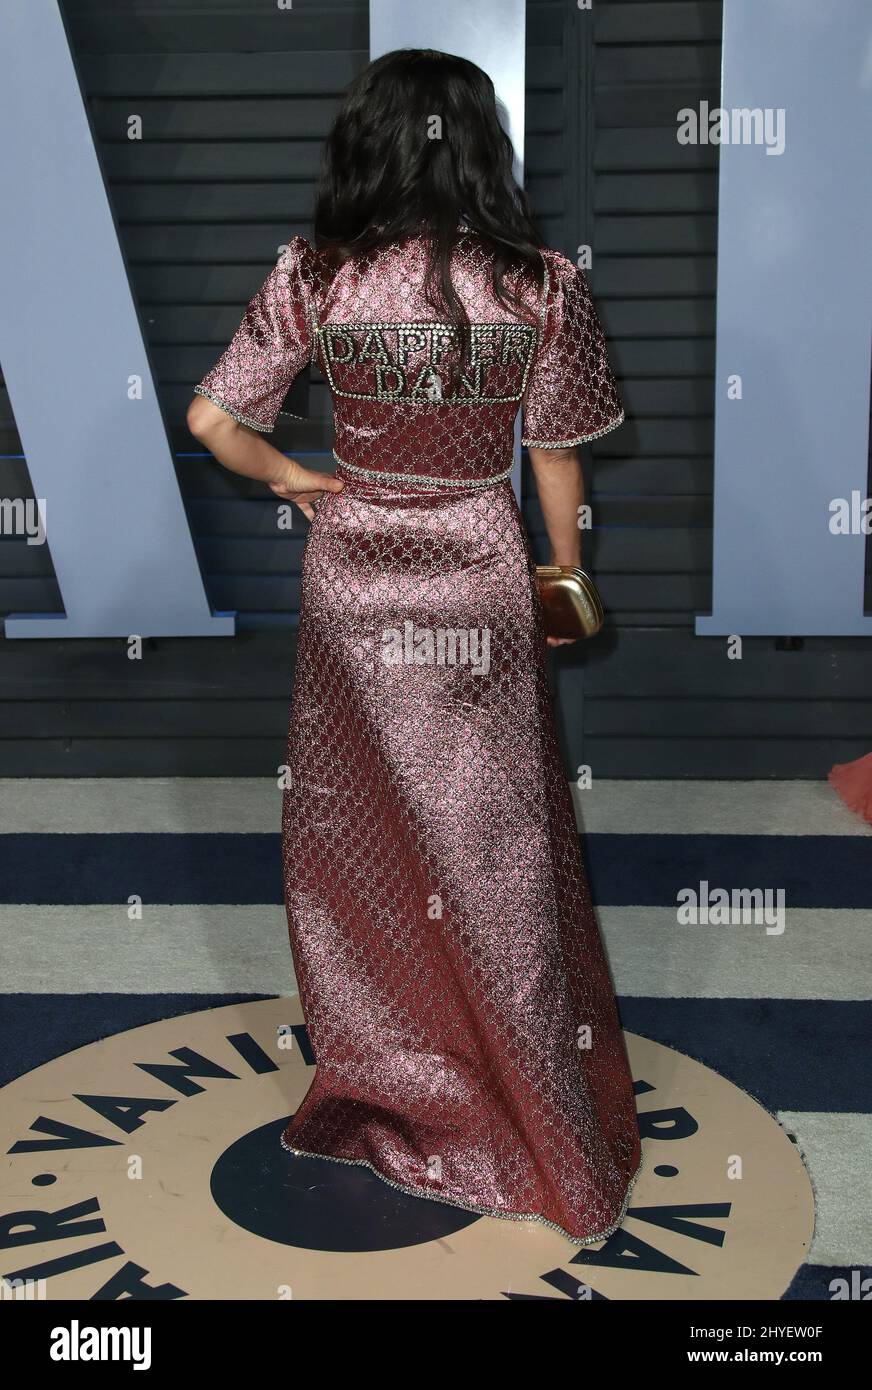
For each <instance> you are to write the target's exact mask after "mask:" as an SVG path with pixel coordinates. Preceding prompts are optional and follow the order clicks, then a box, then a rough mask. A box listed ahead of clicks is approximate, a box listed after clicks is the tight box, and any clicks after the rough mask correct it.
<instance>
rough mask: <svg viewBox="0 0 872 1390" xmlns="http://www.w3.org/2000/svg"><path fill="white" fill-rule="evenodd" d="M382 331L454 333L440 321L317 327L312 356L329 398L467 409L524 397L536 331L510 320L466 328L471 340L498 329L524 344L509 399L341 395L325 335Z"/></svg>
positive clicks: (362, 322) (384, 393)
mask: <svg viewBox="0 0 872 1390" xmlns="http://www.w3.org/2000/svg"><path fill="white" fill-rule="evenodd" d="M386 329H387V330H392V331H397V330H400V329H402V330H413V331H417V332H421V331H424V332H427V331H428V330H437V329H440V330H442V331H443V332H448V333H451V334H453V333H454V332H455V329H454V325H453V324H450V323H443V322H441V321H439V320H435V319H417V320H414V319H409V320H404V321H403V322H400V321H399V320H396V321H394V320H391V321H387V320H383V319H378V320H375V319H374V320H365V319H362V320H354V321H351V320H349V321H348V322H343V323H324V324H320V325H319V326H318V327H317V328H316V329H315V333H316V335H317V342H318V348H320V354H318V350H317V348H315V349H313V352H315V354H316V355H319V360H320V364H321V366H322V370H323V372H324V375H325V377H326V378H327V382H328V384H329V386H330V390H331V392H332V393H333V394H335V395H337V396H341V397H343V399H344V400H351V401H385V402H387V403H389V404H393V405H423V406H428V405H429V406H432V405H454V406H459V405H467V406H468V405H504V404H506V402H509V401H520V400H521V399H522V397H523V395H524V392H525V390H526V389H527V381H528V378H529V376H530V369H531V367H532V365H533V360H534V357H535V347H536V343H537V334H536V330H535V328H533V327H532V326H531V325H530V324H527V323H520V322H517V321H514V320H513V321H511V322H506V321H504V320H502V319H496V320H494V322H493V323H472V324H470V332H471V336H472V337H473V338H480V337H482V336H483V335H484V334H486V333H492V332H493V331H494V329H502V330H504V331H506V332H508V333H510V334H511V335H512V336H513V337H518V338H521V339H522V340H523V341H524V342H525V343H526V357H525V359H524V363H523V372H522V375H521V383H520V386H519V387H518V390H517V391H516V392H515V393H513V394H512V395H510V396H487V395H481V396H450V397H443V398H440V399H439V400H435V401H434V400H431V399H430V398H429V397H426V396H425V397H423V398H420V399H419V398H418V397H413V396H398V395H397V394H396V392H391V391H381V390H378V389H376V390H375V391H371V392H364V391H342V390H341V389H340V388H339V387H338V386H337V385H336V382H335V381H334V379H333V371H332V367H333V360H332V359H331V358H330V355H329V352H328V349H327V341H326V340H327V335H328V334H329V333H331V332H335V333H342V332H348V333H368V332H371V331H375V332H378V333H381V332H382V331H383V330H386ZM339 360H340V365H341V359H339ZM431 365H432V364H431Z"/></svg>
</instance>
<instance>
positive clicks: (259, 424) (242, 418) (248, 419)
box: [194, 386, 306, 434]
mask: <svg viewBox="0 0 872 1390" xmlns="http://www.w3.org/2000/svg"><path fill="white" fill-rule="evenodd" d="M194 391H195V393H196V394H197V395H198V396H205V397H206V399H207V400H209V401H211V402H212V404H213V405H217V406H218V407H219V408H220V409H221V410H224V411H226V413H227V414H228V415H232V417H233V419H234V420H237V421H238V422H239V424H240V425H248V428H249V429H251V430H258V431H259V432H260V433H261V434H271V433H272V431H273V429H274V428H275V426H274V425H265V424H264V423H263V421H262V420H255V419H253V418H252V416H250V415H243V414H242V412H241V411H239V410H236V409H234V407H233V406H232V405H228V404H227V402H226V401H222V399H221V397H220V396H216V395H215V392H214V391H210V390H209V388H208V386H195V387H194ZM287 413H288V412H286V411H280V412H279V414H287ZM296 418H297V419H298V420H305V418H306V417H305V415H298V416H297V417H296Z"/></svg>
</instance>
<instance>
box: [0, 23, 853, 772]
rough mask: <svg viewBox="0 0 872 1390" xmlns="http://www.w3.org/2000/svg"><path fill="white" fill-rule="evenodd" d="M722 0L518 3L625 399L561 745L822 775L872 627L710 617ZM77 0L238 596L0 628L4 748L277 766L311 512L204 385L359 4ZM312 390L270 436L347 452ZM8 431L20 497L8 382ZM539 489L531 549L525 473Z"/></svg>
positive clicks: (80, 759) (301, 162) (22, 757)
mask: <svg viewBox="0 0 872 1390" xmlns="http://www.w3.org/2000/svg"><path fill="white" fill-rule="evenodd" d="M720 8H721V7H720V4H719V3H715V0H674V2H673V3H657V0H646V2H645V3H618V2H617V0H597V3H596V4H595V6H594V12H593V14H588V13H585V12H581V11H579V10H578V9H577V7H576V6H574V5H573V4H571V3H569V4H567V3H564V0H559V2H558V0H530V3H529V4H528V45H527V143H526V151H525V159H526V170H527V183H528V188H529V191H530V194H531V197H532V199H533V202H534V205H535V207H536V210H537V213H538V215H539V219H540V223H541V225H542V228H543V231H544V233H545V236H546V239H547V240H548V241H549V242H550V244H552V245H554V246H557V247H559V248H560V249H561V250H564V251H565V252H566V253H567V254H570V255H574V254H575V250H576V248H577V247H578V246H579V245H580V244H582V243H591V244H592V245H593V248H594V268H593V271H592V273H591V280H592V283H593V287H594V292H595V295H596V298H597V301H598V304H599V306H600V310H601V312H602V316H603V319H604V322H605V325H606V329H607V332H608V334H609V339H610V343H611V350H612V355H613V359H614V362H615V366H616V369H617V371H618V374H619V376H620V378H621V380H622V384H623V395H624V401H625V405H626V407H627V412H628V417H629V421H628V423H627V424H626V425H625V426H624V427H623V428H622V429H620V430H619V431H616V432H615V433H614V434H613V435H610V436H608V437H606V438H605V439H603V440H601V441H599V442H598V443H597V444H595V445H594V446H593V449H592V450H591V452H590V456H589V458H588V460H587V464H588V480H589V485H590V487H591V492H592V497H593V500H594V503H595V522H596V529H595V531H594V533H593V536H592V538H591V541H590V545H589V550H588V558H589V559H590V560H591V562H592V564H593V565H594V566H595V568H596V572H597V574H598V576H599V578H600V581H601V585H602V588H603V591H604V594H605V597H606V600H607V604H608V606H609V629H608V631H607V633H606V634H604V635H603V636H602V637H601V638H600V639H598V641H597V643H596V646H595V647H592V648H591V649H590V650H588V651H585V652H583V653H582V652H576V653H575V654H574V655H571V656H569V657H566V656H564V657H561V659H560V663H559V665H558V666H557V668H556V669H557V679H558V684H559V686H560V690H561V697H562V698H561V702H560V708H561V719H562V722H563V730H564V738H565V747H566V753H567V759H568V763H569V765H570V766H571V767H575V766H577V765H578V763H580V762H581V761H585V762H589V763H591V764H592V765H593V767H594V770H595V772H596V773H597V774H598V775H600V776H642V777H645V776H690V777H693V776H770V775H780V776H802V775H805V776H808V775H818V774H820V773H822V772H823V771H825V770H826V768H827V767H828V766H829V764H830V763H831V762H832V761H833V760H834V759H835V758H836V757H840V758H847V757H852V756H856V755H857V754H859V753H861V752H865V751H867V746H868V745H867V734H868V733H869V731H870V729H872V719H870V717H869V715H870V707H869V702H868V699H867V691H868V690H869V689H870V688H872V681H870V677H872V661H870V656H869V652H868V645H864V644H862V643H858V642H856V641H844V642H841V643H840V642H824V641H806V642H805V643H804V644H801V648H800V649H799V650H790V651H785V650H779V648H778V644H776V643H775V642H771V641H763V640H760V639H757V640H753V641H748V642H746V644H745V659H744V660H743V661H742V662H728V661H727V660H726V656H725V653H724V646H723V643H721V642H719V641H715V640H714V639H707V640H702V639H697V638H694V636H693V633H692V620H693V615H694V613H696V612H701V611H705V610H706V608H707V607H708V605H709V591H710V579H709V576H710V549H711V529H710V525H711V517H710V512H711V481H712V459H711V454H712V426H713V419H712V391H713V382H712V372H713V365H714V339H713V333H714V285H715V255H716V212H717V185H716V179H717V163H716V152H714V151H712V150H711V149H710V148H709V149H692V148H689V147H683V146H678V145H677V143H676V141H675V138H674V129H675V112H676V110H677V109H678V108H679V107H680V106H684V105H697V104H698V102H699V101H700V100H701V99H702V98H707V99H708V100H709V101H710V102H711V103H712V104H716V102H717V97H718V68H719V61H720V49H719V35H720ZM64 11H65V14H66V17H67V22H68V26H69V29H70V34H71V39H72V43H73V47H74V51H75V53H76V57H77V61H78V63H79V66H80V72H81V76H82V81H83V85H84V87H85V90H86V93H87V97H88V103H89V109H90V113H91V118H92V121H93V124H94V128H95V132H96V135H97V138H98V142H99V147H100V152H101V157H102V159H103V163H104V168H105V171H106V175H107V179H108V181H109V186H110V193H111V198H112V201H113V205H114V208H115V211H116V215H117V218H118V220H119V224H120V228H121V235H122V242H123V246H124V249H125V252H126V255H127V258H128V263H129V267H130V273H131V279H132V283H133V287H134V291H135V294H136V297H137V301H138V304H139V307H140V311H141V315H142V320H143V325H144V328H145V332H146V335H147V338H148V342H149V346H150V350H151V354H152V360H153V362H154V364H155V367H156V370H157V373H158V376H159V382H160V393H161V400H162V402H163V406H164V410H165V415H166V419H167V423H168V427H169V429H170V433H171V437H172V442H173V445H174V447H175V449H176V452H177V460H178V463H177V467H178V474H179V481H180V486H181V488H182V491H183V493H184V496H185V499H186V503H187V506H188V510H189V515H190V517H191V523H192V527H193V529H194V532H195V536H196V540H197V545H198V551H199V554H200V559H201V564H202V567H203V572H204V576H205V579H206V584H207V590H208V593H209V597H210V600H211V603H212V605H213V607H215V608H217V609H225V610H226V609H234V610H237V612H238V614H239V618H238V628H239V636H238V637H237V638H236V639H235V640H232V641H222V640H220V639H206V640H191V641H185V640H181V639H176V640H166V639H161V640H158V641H153V642H150V643H148V645H147V650H146V655H145V659H144V661H143V662H141V663H131V662H129V661H127V659H126V653H125V650H124V645H123V644H122V643H118V642H97V641H94V642H87V641H84V642H66V643H64V642H57V641H45V642H43V641H39V642H24V641H17V642H7V641H2V642H0V712H2V727H0V773H5V774H7V775H15V774H17V775H28V774H29V775H36V776H40V775H53V776H57V775H64V774H66V775H88V774H91V775H112V774H118V775H121V774H133V773H136V774H140V775H157V774H164V773H185V774H202V775H209V774H213V775H214V774H219V773H220V774H224V775H226V774H234V773H264V772H267V773H268V772H270V771H271V770H272V769H273V767H275V765H276V764H277V763H278V762H280V761H281V760H282V754H283V739H284V733H285V728H286V722H287V710H288V696H289V685H290V675H291V669H292V663H293V625H294V622H295V616H296V606H297V602H298V596H299V561H300V551H301V548H302V542H303V537H304V527H303V523H301V525H300V529H299V530H298V531H297V532H296V533H295V534H292V535H290V536H287V535H276V534H275V508H274V503H273V501H272V499H271V497H270V495H269V494H266V495H265V494H264V490H263V489H262V488H261V487H259V486H258V485H256V484H249V483H246V482H244V481H243V480H241V479H238V478H236V477H233V476H231V475H229V474H228V473H226V472H225V471H224V470H223V469H221V468H220V467H219V466H218V465H216V464H215V463H214V461H212V460H211V459H209V458H208V457H207V456H205V455H204V454H203V453H202V450H201V449H200V447H199V445H198V444H197V443H196V441H194V440H192V439H191V437H190V435H189V434H188V432H187V430H186V429H185V427H184V423H183V422H184V410H185V407H186V405H187V403H188V401H189V399H190V396H191V388H192V385H193V383H194V382H196V381H197V380H198V379H199V378H200V376H201V375H202V374H203V372H204V371H205V370H206V368H207V367H208V366H209V365H210V364H211V363H212V362H213V361H214V359H215V357H216V356H217V355H218V353H219V352H220V351H221V349H222V348H223V346H224V344H225V343H226V341H227V339H228V338H229V336H230V334H231V333H232V331H233V329H234V328H235V326H236V324H237V323H238V321H239V317H240V314H241V312H242V308H243V306H244V304H245V302H246V301H247V299H248V298H249V297H250V295H251V294H252V293H253V292H254V291H255V290H256V288H257V287H258V285H259V284H260V283H261V281H262V279H263V277H264V275H265V274H266V272H267V270H268V269H269V266H270V265H271V263H272V262H273V261H274V259H275V256H276V252H277V249H278V247H279V246H280V245H281V244H283V243H284V242H285V241H287V239H288V238H289V236H291V235H293V234H294V233H295V232H302V233H304V234H307V233H308V232H309V231H310V227H311V224H310V221H309V218H310V215H311V206H312V187H313V181H314V177H315V173H316V169H317V162H318V154H319V146H320V142H321V141H322V139H323V137H324V135H325V133H326V131H327V129H328V126H329V123H330V120H331V118H332V114H333V112H334V110H335V107H336V102H337V97H338V93H339V92H340V90H341V89H342V87H343V86H344V84H345V83H346V82H347V81H348V80H349V78H350V77H351V76H352V75H353V74H354V72H355V71H357V70H358V69H359V68H360V66H362V65H363V64H364V63H365V62H366V59H367V44H368V6H367V4H366V3H365V0H350V3H349V0H343V2H342V3H336V0H294V4H293V6H292V7H291V8H290V9H289V10H279V9H278V8H277V7H276V6H275V5H274V4H265V5H263V6H260V5H252V4H245V3H241V0H235V2H234V3H230V0H126V3H125V4H123V5H119V4H117V3H113V0H65V4H64ZM131 115H138V116H141V117H142V120H143V126H144V138H143V140H142V141H140V142H135V141H130V140H128V138H127V122H128V119H129V117H130V116H131ZM66 254H68V255H70V256H71V258H73V259H74V256H75V248H66ZM0 365H2V364H0ZM295 408H296V409H301V408H302V409H305V410H307V413H308V415H309V419H308V421H307V422H306V423H304V424H300V423H299V422H293V423H290V424H287V423H283V424H282V425H281V426H280V427H279V429H278V430H277V432H276V435H275V436H274V438H275V440H276V442H277V443H278V444H279V446H280V447H284V448H287V449H291V448H293V450H294V452H295V453H297V454H298V455H299V456H300V457H301V458H303V459H304V461H307V462H309V463H311V464H313V465H315V466H318V465H320V464H327V463H328V462H329V459H330V451H329V446H330V407H329V397H328V394H327V391H326V388H325V385H324V383H323V381H322V380H321V379H320V378H319V377H318V376H317V375H316V376H314V377H313V380H312V384H311V387H310V388H309V390H308V399H307V401H306V400H304V401H303V403H302V406H301V405H300V404H298V405H297V406H296V407H295ZM0 453H2V457H0V496H6V497H11V496H29V495H30V485H29V481H28V478H27V469H26V464H25V462H24V460H23V459H22V458H21V457H20V443H19V441H18V438H17V434H16V432H15V427H14V421H13V417H12V411H11V406H10V403H9V401H8V399H7V397H6V393H5V390H3V392H2V395H0ZM525 512H526V515H527V519H528V524H529V528H530V531H531V535H532V538H533V542H534V547H536V548H541V546H542V542H543V536H542V525H541V515H540V513H539V511H538V507H537V505H536V503H535V500H534V499H532V498H530V497H529V496H527V497H526V498H525ZM59 607H60V596H59V594H58V592H57V586H56V584H55V581H54V578H53V575H52V571H51V563H50V557H49V556H48V555H47V554H46V553H45V549H44V548H42V547H27V546H26V545H24V544H23V543H22V542H20V541H18V540H11V539H0V611H3V612H9V611H18V612H21V611H50V610H52V609H54V610H57V609H58V608H59Z"/></svg>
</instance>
